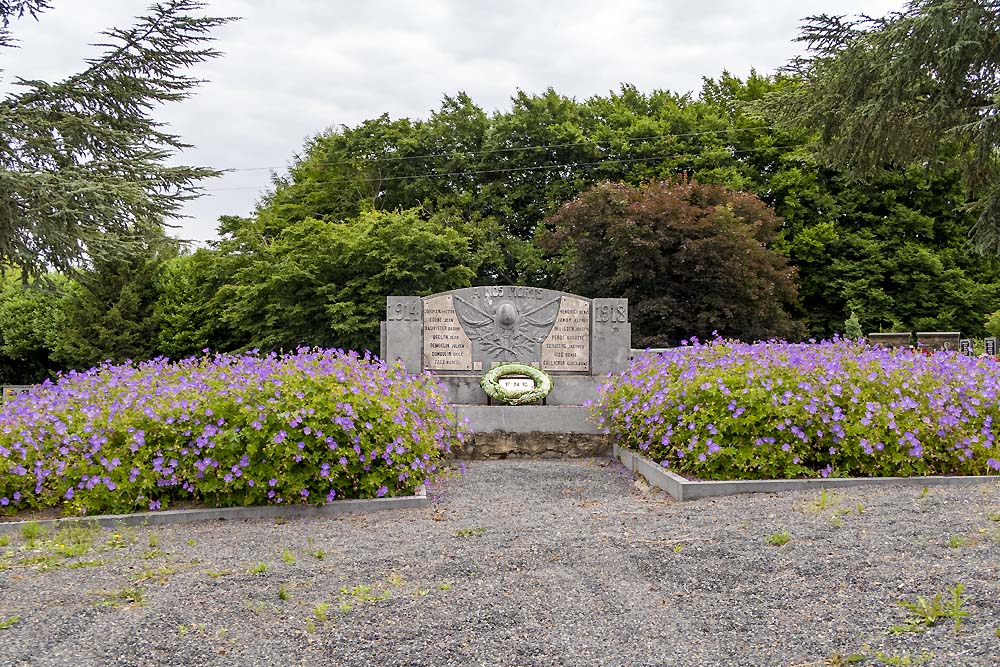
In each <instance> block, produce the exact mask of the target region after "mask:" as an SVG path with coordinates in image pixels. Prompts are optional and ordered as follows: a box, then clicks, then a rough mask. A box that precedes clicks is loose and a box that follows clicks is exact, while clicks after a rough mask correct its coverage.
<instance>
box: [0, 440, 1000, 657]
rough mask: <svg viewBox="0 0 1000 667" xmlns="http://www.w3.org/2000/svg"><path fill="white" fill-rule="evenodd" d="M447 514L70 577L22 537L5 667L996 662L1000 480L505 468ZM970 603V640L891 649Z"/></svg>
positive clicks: (482, 476)
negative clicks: (746, 479)
mask: <svg viewBox="0 0 1000 667" xmlns="http://www.w3.org/2000/svg"><path fill="white" fill-rule="evenodd" d="M433 495H434V497H435V503H434V505H433V507H431V508H427V509H416V510H398V511H388V512H383V513H376V514H370V515H364V516H353V517H329V518H315V519H296V520H289V521H287V522H284V523H281V522H279V523H275V522H273V521H237V522H225V523H223V522H216V523H209V524H200V525H199V524H187V525H178V526H168V527H157V528H137V529H124V530H122V531H120V532H119V533H118V536H117V537H116V536H115V534H114V532H113V531H98V532H96V533H95V535H96V539H95V541H94V543H93V545H92V546H91V548H90V549H89V550H88V551H87V552H86V553H83V554H79V555H74V556H70V557H65V558H64V557H62V556H52V555H51V554H52V553H53V551H54V550H55V549H57V547H55V546H54V544H56V542H54V541H52V540H51V539H49V540H47V541H45V542H41V543H39V544H36V545H35V547H36V548H35V549H30V548H28V545H27V544H26V539H25V538H24V536H17V537H15V538H14V540H13V542H11V543H10V544H7V545H6V546H2V547H0V568H4V565H6V568H5V569H2V571H0V625H6V624H9V621H10V620H11V619H13V618H14V617H19V620H17V621H16V622H14V623H12V624H10V625H9V627H7V628H6V629H3V630H0V665H4V666H6V665H32V666H34V665H40V666H43V665H78V666H80V667H85V666H89V665H94V666H98V665H99V666H104V665H158V666H160V665H178V666H180V665H183V666H185V667H187V666H192V665H268V666H270V665H310V666H312V665H380V666H382V667H388V666H390V665H413V666H416V665H435V666H436V665H489V666H491V667H492V666H497V665H517V666H519V667H520V666H526V665H678V666H680V665H683V666H693V665H705V666H716V665H739V666H741V667H742V666H747V665H767V666H769V667H770V666H774V665H787V666H791V665H800V666H801V665H817V666H818V665H838V664H847V663H846V662H843V661H838V658H837V656H838V655H839V656H843V657H845V658H846V656H847V655H849V654H864V655H865V656H867V658H866V659H865V660H864V661H863V662H859V663H854V664H863V665H882V664H925V665H941V666H947V667H958V666H962V665H991V666H994V667H995V666H996V665H1000V636H998V634H997V633H998V632H1000V521H998V520H996V519H991V518H990V516H994V517H997V516H998V515H1000V482H998V483H991V484H984V485H979V486H971V487H964V488H961V487H953V488H931V489H929V490H927V491H921V490H919V489H913V488H909V489H906V488H900V487H893V488H877V489H876V488H872V489H863V488H857V489H850V490H844V491H840V492H837V493H836V494H833V495H831V496H829V497H826V498H821V497H820V496H819V495H818V494H816V493H812V492H809V493H805V492H800V493H783V494H772V495H754V496H736V497H730V498H722V499H710V500H701V501H693V502H687V503H678V502H675V501H673V500H672V499H670V498H669V497H668V496H666V495H663V494H661V493H659V492H656V491H651V490H649V489H647V488H645V487H644V485H643V484H642V483H641V482H639V483H638V484H637V483H635V481H634V479H633V477H632V476H631V475H630V473H628V472H627V471H626V470H625V469H624V468H622V467H621V466H619V465H617V464H613V463H608V462H607V461H604V460H598V459H587V460H580V461H539V460H528V461H526V460H516V461H515V460H507V461H484V462H475V463H470V464H468V469H467V472H466V474H465V475H464V476H460V477H459V476H456V477H453V478H451V479H449V480H447V481H446V482H445V483H444V484H442V486H441V487H440V488H439V489H437V490H436V491H435V493H434V494H433ZM781 531H788V533H789V534H790V540H789V541H788V543H787V544H785V545H783V546H775V545H770V544H768V543H767V538H768V537H769V536H771V535H772V534H775V533H779V532H781ZM50 537H51V536H50ZM66 538H67V536H59V540H61V541H62V542H63V543H67V539H66ZM59 540H57V541H59ZM116 543H117V546H116ZM122 543H124V546H120V545H121V544H122ZM46 554H49V555H46ZM317 556H322V558H319V557H317ZM32 560H34V561H36V562H33V563H32V562H31V561H32ZM88 561H91V564H90V566H88V567H76V568H74V567H70V564H73V563H80V562H84V563H86V562H88ZM93 561H97V562H93ZM259 563H263V564H265V565H266V569H264V568H263V567H262V566H260V565H258V564H259ZM254 570H263V571H257V572H253V571H254ZM956 583H961V584H963V585H964V587H965V588H964V596H965V598H967V601H965V602H964V604H963V605H962V607H961V609H962V611H965V612H967V614H968V616H967V617H966V618H965V619H964V622H963V624H962V627H961V631H960V632H959V633H958V634H956V633H955V631H954V623H953V621H952V620H951V619H950V618H945V619H943V620H942V621H940V622H938V623H937V624H935V625H934V626H932V627H929V628H927V629H926V631H925V632H921V633H917V632H904V633H901V634H891V633H889V632H888V629H889V628H890V627H891V626H893V625H898V624H900V623H902V622H903V621H904V619H905V618H906V611H905V610H904V609H903V608H902V607H900V606H899V605H897V604H896V602H898V601H901V600H911V601H912V600H915V599H916V596H918V595H923V596H927V597H931V596H933V595H935V594H937V593H944V592H945V591H946V589H947V588H948V587H949V586H951V585H953V584H956ZM116 595H117V596H118V597H115V596H116ZM137 597H138V598H140V602H141V604H137V603H135V598H137ZM377 598H384V599H377ZM323 605H326V607H324V606H323ZM324 615H325V620H324V619H323V618H322V617H323V616H324ZM4 621H8V623H4ZM879 653H881V654H882V656H881V658H879V657H878V656H879ZM892 658H895V659H896V662H890V660H891V659H892ZM907 658H909V660H910V662H906V659H907Z"/></svg>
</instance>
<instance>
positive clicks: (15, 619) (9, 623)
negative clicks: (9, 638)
mask: <svg viewBox="0 0 1000 667" xmlns="http://www.w3.org/2000/svg"><path fill="white" fill-rule="evenodd" d="M20 622H21V617H20V616H11V617H10V618H8V619H7V620H5V621H0V630H6V629H7V628H12V627H14V626H15V625H17V624H18V623H20Z"/></svg>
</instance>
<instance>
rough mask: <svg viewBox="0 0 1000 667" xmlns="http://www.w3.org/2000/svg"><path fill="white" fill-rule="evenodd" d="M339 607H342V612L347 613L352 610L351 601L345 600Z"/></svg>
mask: <svg viewBox="0 0 1000 667" xmlns="http://www.w3.org/2000/svg"><path fill="white" fill-rule="evenodd" d="M337 608H338V609H340V613H341V614H346V613H347V612H349V611H350V610H351V603H350V602H347V601H346V600H345V601H344V602H341V603H340V605H339V606H338V607H337Z"/></svg>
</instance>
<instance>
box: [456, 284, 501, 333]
mask: <svg viewBox="0 0 1000 667" xmlns="http://www.w3.org/2000/svg"><path fill="white" fill-rule="evenodd" d="M451 299H452V303H453V304H454V305H455V315H457V316H458V321H459V322H460V323H461V324H462V328H463V329H465V335H467V336H468V337H469V338H471V339H472V340H478V341H482V340H483V338H484V337H485V336H489V335H491V334H492V333H493V315H492V314H490V313H487V312H486V311H485V310H483V309H482V308H480V307H479V306H474V305H472V304H471V303H469V302H468V301H465V300H464V299H462V298H460V297H458V296H456V295H454V294H452V295H451Z"/></svg>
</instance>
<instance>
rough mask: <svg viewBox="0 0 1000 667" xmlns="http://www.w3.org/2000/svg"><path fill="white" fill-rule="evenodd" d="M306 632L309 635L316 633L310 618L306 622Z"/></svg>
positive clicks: (314, 625)
mask: <svg viewBox="0 0 1000 667" xmlns="http://www.w3.org/2000/svg"><path fill="white" fill-rule="evenodd" d="M306 632H309V633H313V632H316V624H315V623H313V620H312V619H311V618H310V619H309V620H308V621H306Z"/></svg>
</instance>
